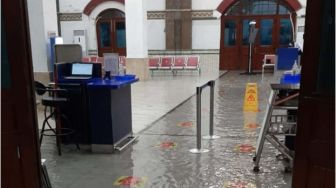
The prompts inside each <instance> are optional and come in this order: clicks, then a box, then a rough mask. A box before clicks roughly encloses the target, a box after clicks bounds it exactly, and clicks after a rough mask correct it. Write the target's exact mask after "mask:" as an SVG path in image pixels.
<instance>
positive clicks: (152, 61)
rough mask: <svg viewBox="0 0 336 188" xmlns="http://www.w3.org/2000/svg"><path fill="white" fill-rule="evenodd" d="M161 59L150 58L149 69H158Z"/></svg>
mask: <svg viewBox="0 0 336 188" xmlns="http://www.w3.org/2000/svg"><path fill="white" fill-rule="evenodd" d="M159 63H160V58H159V57H150V58H149V59H148V66H149V67H157V66H159Z"/></svg>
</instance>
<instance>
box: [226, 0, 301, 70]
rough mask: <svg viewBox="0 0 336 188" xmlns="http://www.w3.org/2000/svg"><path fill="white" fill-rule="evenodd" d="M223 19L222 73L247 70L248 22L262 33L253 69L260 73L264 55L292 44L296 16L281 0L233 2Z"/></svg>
mask: <svg viewBox="0 0 336 188" xmlns="http://www.w3.org/2000/svg"><path fill="white" fill-rule="evenodd" d="M224 11H225V12H223V13H222V17H221V42H220V69H221V70H224V69H225V70H242V69H246V68H247V66H248V65H247V62H248V36H249V22H250V21H252V20H254V21H256V28H258V29H259V32H258V35H257V37H256V40H255V43H254V46H253V49H252V57H253V58H252V68H253V69H261V65H262V59H263V57H264V54H274V53H275V52H276V49H277V48H279V47H287V46H289V44H290V43H292V42H293V38H294V36H293V33H294V30H293V28H295V20H296V12H295V10H294V9H292V8H290V7H289V5H288V4H287V3H286V2H285V1H282V0H240V1H234V2H233V3H232V4H231V6H230V7H229V8H227V9H226V10H224Z"/></svg>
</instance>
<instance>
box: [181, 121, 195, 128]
mask: <svg viewBox="0 0 336 188" xmlns="http://www.w3.org/2000/svg"><path fill="white" fill-rule="evenodd" d="M177 125H178V126H180V127H192V126H193V125H194V123H193V122H192V121H183V122H179V123H178V124H177Z"/></svg>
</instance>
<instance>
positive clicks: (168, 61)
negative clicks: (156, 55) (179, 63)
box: [161, 57, 173, 67]
mask: <svg viewBox="0 0 336 188" xmlns="http://www.w3.org/2000/svg"><path fill="white" fill-rule="evenodd" d="M172 63H173V57H162V58H161V67H171V66H172Z"/></svg>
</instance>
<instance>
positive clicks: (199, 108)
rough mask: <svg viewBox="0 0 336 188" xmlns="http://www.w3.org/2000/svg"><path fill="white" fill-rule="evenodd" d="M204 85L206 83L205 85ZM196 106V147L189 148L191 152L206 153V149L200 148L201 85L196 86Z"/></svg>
mask: <svg viewBox="0 0 336 188" xmlns="http://www.w3.org/2000/svg"><path fill="white" fill-rule="evenodd" d="M205 86H206V85H205ZM196 96H197V99H196V108H197V114H196V121H197V122H196V123H197V133H196V144H197V148H194V149H191V150H189V151H190V152H191V153H206V152H209V150H208V149H202V143H201V141H202V138H201V137H202V133H201V131H202V127H201V104H202V87H197V88H196Z"/></svg>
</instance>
